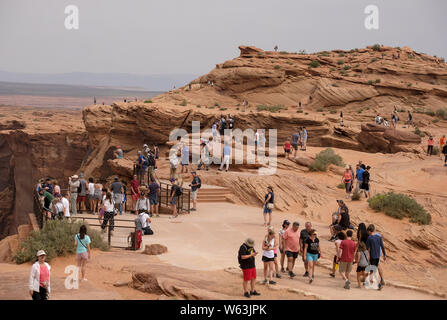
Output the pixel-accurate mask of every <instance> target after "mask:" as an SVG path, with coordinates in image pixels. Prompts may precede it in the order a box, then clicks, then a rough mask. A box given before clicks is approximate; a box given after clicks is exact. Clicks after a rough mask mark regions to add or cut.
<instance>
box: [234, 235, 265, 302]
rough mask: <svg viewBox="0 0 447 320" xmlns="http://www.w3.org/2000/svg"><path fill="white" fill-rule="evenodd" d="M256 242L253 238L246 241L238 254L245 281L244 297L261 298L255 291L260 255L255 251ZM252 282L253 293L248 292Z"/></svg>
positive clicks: (243, 282)
mask: <svg viewBox="0 0 447 320" xmlns="http://www.w3.org/2000/svg"><path fill="white" fill-rule="evenodd" d="M254 245H255V241H254V240H253V239H251V238H248V239H247V240H245V242H244V243H243V244H242V245H241V246H240V248H239V252H238V260H239V265H240V267H241V269H242V274H243V280H242V288H243V290H244V296H245V297H247V298H250V297H251V296H259V295H260V293H258V292H257V291H256V289H255V285H256V265H255V257H256V255H257V254H258V253H257V252H256V251H255V249H254ZM249 282H250V288H251V291H248V283H249Z"/></svg>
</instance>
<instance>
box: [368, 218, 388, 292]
mask: <svg viewBox="0 0 447 320" xmlns="http://www.w3.org/2000/svg"><path fill="white" fill-rule="evenodd" d="M366 230H367V231H368V235H369V236H368V239H367V240H366V249H367V250H368V251H369V257H370V264H371V265H373V266H376V267H377V269H378V270H379V275H380V284H379V288H381V287H382V286H384V285H385V280H384V277H383V271H382V268H381V267H380V265H379V264H380V257H381V256H382V253H383V261H386V251H385V246H384V245H383V239H382V236H381V235H380V234H378V233H377V232H376V228H375V226H374V225H373V224H370V225H369V226H368V228H367V229H366Z"/></svg>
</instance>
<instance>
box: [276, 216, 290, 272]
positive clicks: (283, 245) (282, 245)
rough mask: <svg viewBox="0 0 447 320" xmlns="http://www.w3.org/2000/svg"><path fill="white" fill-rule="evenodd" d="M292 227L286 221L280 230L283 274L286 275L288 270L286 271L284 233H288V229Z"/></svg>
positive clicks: (279, 243)
mask: <svg viewBox="0 0 447 320" xmlns="http://www.w3.org/2000/svg"><path fill="white" fill-rule="evenodd" d="M289 226H290V222H289V220H284V221H283V223H282V228H281V230H279V241H278V245H279V253H281V261H280V262H281V272H282V273H285V272H286V270H285V269H284V260H285V257H286V250H285V244H284V233H285V232H286V231H287V229H288V228H289Z"/></svg>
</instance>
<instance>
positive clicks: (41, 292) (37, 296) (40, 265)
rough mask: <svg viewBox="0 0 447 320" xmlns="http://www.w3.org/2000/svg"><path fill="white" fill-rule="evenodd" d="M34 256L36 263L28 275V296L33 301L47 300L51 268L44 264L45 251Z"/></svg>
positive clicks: (49, 289)
mask: <svg viewBox="0 0 447 320" xmlns="http://www.w3.org/2000/svg"><path fill="white" fill-rule="evenodd" d="M36 256H37V261H36V262H35V263H34V264H33V265H32V266H31V272H30V275H29V294H30V296H31V297H32V299H33V300H48V297H49V294H50V292H51V286H50V270H51V267H50V265H49V264H48V263H46V262H45V258H46V253H45V251H43V250H39V251H37V255H36Z"/></svg>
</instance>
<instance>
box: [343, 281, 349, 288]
mask: <svg viewBox="0 0 447 320" xmlns="http://www.w3.org/2000/svg"><path fill="white" fill-rule="evenodd" d="M350 284H351V283H350V282H349V280H347V281H346V282H345V286H344V288H345V289H351V286H350Z"/></svg>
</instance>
